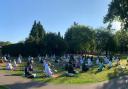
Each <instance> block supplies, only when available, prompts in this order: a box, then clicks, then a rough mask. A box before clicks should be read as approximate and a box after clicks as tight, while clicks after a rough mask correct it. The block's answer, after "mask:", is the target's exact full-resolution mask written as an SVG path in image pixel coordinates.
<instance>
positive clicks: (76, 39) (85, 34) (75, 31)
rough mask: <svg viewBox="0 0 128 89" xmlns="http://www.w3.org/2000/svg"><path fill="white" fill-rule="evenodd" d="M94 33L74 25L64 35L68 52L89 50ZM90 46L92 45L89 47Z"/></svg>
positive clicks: (84, 27) (87, 28) (86, 28)
mask: <svg viewBox="0 0 128 89" xmlns="http://www.w3.org/2000/svg"><path fill="white" fill-rule="evenodd" d="M93 39H94V31H93V30H92V29H91V28H89V27H86V26H83V25H78V24H74V25H73V26H71V27H70V28H69V29H68V30H67V32H66V33H65V40H66V42H67V44H68V46H69V47H68V48H69V49H68V51H69V52H73V53H75V52H78V51H85V50H90V49H91V48H92V47H93V46H94V45H93ZM90 44H92V45H90Z"/></svg>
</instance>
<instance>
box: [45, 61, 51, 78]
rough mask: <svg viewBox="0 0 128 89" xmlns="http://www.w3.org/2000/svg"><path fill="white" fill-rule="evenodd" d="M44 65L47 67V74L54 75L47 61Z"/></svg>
mask: <svg viewBox="0 0 128 89" xmlns="http://www.w3.org/2000/svg"><path fill="white" fill-rule="evenodd" d="M44 67H45V69H44V72H45V74H46V75H47V76H52V74H53V73H52V71H51V68H50V67H49V65H48V63H45V64H44Z"/></svg>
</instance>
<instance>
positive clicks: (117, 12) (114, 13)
mask: <svg viewBox="0 0 128 89" xmlns="http://www.w3.org/2000/svg"><path fill="white" fill-rule="evenodd" d="M127 12H128V0H112V1H111V3H110V4H109V8H108V13H107V15H106V16H105V18H104V22H105V23H107V22H110V24H109V26H111V22H112V21H113V20H118V21H120V22H122V28H124V29H127V27H128V13H127Z"/></svg>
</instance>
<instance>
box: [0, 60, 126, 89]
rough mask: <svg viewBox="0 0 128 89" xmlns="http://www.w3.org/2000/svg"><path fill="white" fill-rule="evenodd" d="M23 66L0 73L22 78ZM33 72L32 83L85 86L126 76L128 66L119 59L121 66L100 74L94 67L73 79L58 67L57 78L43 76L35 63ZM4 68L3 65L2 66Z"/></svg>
mask: <svg viewBox="0 0 128 89" xmlns="http://www.w3.org/2000/svg"><path fill="white" fill-rule="evenodd" d="M24 65H25V64H24V63H23V64H21V65H19V67H18V69H17V70H16V71H7V70H0V71H2V72H6V73H7V74H12V75H15V76H23V69H24V67H23V66H24ZM35 66H36V67H35V70H38V71H36V73H37V78H34V79H33V81H39V82H45V83H54V84H83V83H84V84H85V83H96V82H101V81H106V80H110V79H113V78H116V77H119V76H123V75H127V74H128V66H127V65H126V60H125V59H121V65H120V66H115V67H112V68H111V69H107V68H105V69H104V70H103V71H102V72H99V73H96V71H97V66H94V67H93V68H91V69H90V70H89V71H87V72H85V73H78V74H76V75H75V76H74V77H66V76H64V75H63V72H62V70H59V67H55V69H57V70H58V71H59V72H57V73H56V75H60V76H59V77H57V78H48V77H45V76H44V73H43V69H42V65H41V64H37V63H35ZM2 67H3V68H5V65H3V66H2ZM0 89H1V88H0Z"/></svg>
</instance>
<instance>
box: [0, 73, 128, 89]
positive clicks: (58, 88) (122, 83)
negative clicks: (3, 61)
mask: <svg viewBox="0 0 128 89" xmlns="http://www.w3.org/2000/svg"><path fill="white" fill-rule="evenodd" d="M127 80H128V76H124V77H120V78H117V79H113V80H111V81H106V82H102V83H95V84H79V85H76V84H73V85H68V84H67V85H63V84H60V85H55V84H44V83H40V82H35V81H32V80H31V79H26V78H23V77H20V76H11V75H7V74H2V73H1V72H0V85H6V86H7V87H9V88H10V89H128V81H127Z"/></svg>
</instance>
